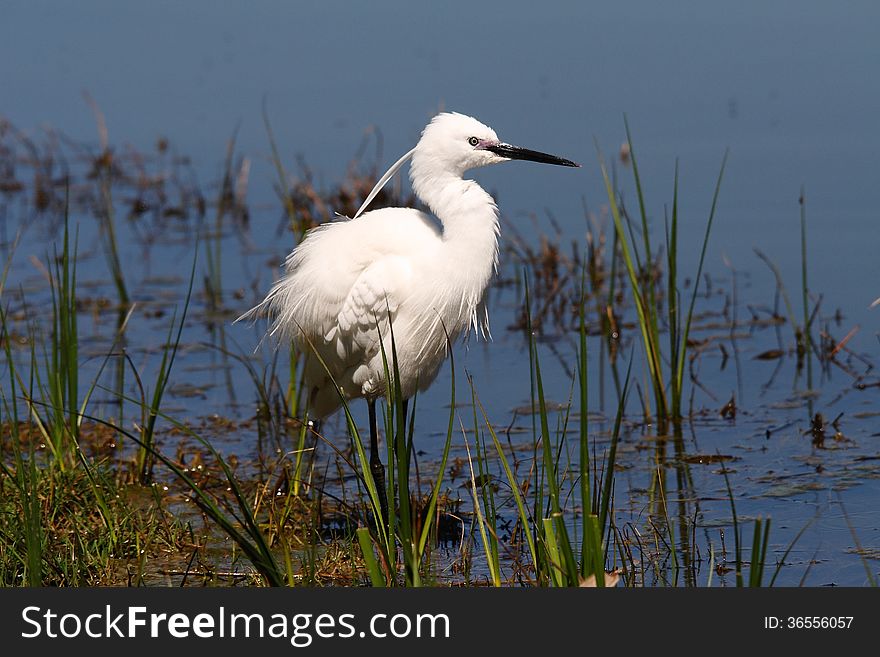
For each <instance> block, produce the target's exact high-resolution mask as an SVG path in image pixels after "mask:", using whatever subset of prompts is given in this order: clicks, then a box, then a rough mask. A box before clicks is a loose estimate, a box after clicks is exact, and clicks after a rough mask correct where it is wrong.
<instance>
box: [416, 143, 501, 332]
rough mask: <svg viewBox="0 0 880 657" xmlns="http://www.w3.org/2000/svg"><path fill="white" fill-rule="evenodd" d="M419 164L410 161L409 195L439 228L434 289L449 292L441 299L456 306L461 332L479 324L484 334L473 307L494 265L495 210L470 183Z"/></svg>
mask: <svg viewBox="0 0 880 657" xmlns="http://www.w3.org/2000/svg"><path fill="white" fill-rule="evenodd" d="M421 164H422V162H421V161H420V159H419V158H418V157H414V158H413V163H412V168H411V169H410V179H411V180H412V186H413V191H414V192H415V193H416V196H418V197H419V198H420V199H421V200H422V201H423V202H424V203H425V204H427V205H428V207H429V208H430V209H431V211H432V212H433V213H434V214H435V215H436V217H437V218H438V219H439V220H440V223H441V224H442V225H443V245H442V249H441V253H440V254H439V256H440V262H438V265H439V269H438V274H439V275H441V276H442V280H438V281H437V284H438V286H439V289H443V288H445V289H446V290H450V291H451V290H454V292H453V293H451V294H448V296H447V297H446V298H447V299H448V300H449V302H450V303H452V304H453V305H454V306H456V307H457V310H456V312H455V315H456V316H457V317H460V318H461V319H462V320H464V322H465V324H464V325H463V326H462V328H464V327H465V326H467V325H468V324H472V325H473V326H474V327H476V326H477V325H480V326H482V330H483V332H484V334H488V324H487V318H486V316H485V310H483V311H479V310H478V308H479V306H480V304H481V303H482V302H483V299H484V296H485V293H486V288H487V287H488V286H489V283H490V281H491V280H492V277H493V276H494V274H495V272H496V269H497V265H498V235H499V223H498V206H497V205H495V201H494V199H493V198H492V197H491V196H490V195H489V194H488V193H487V192H486V191H485V190H484V189H483V188H482V187H480V186H479V185H478V184H477V183H476V182H474V181H473V180H463V179H462V178H461V176H460V175H455V174H453V173H441V174H437V173H435V172H434V171H436V168H432V167H423V166H420V165H421ZM432 169H433V170H432ZM456 298H457V299H458V301H457V302H455V301H454V299H456Z"/></svg>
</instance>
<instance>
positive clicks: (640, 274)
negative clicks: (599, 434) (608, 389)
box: [597, 118, 727, 424]
mask: <svg viewBox="0 0 880 657" xmlns="http://www.w3.org/2000/svg"><path fill="white" fill-rule="evenodd" d="M624 124H625V126H626V136H627V144H628V146H629V158H630V161H631V163H632V171H633V179H634V183H635V188H636V195H637V198H638V205H639V217H640V220H641V222H640V224H641V226H640V227H641V250H640V249H639V247H638V241H637V239H636V237H635V235H634V233H633V230H632V226H631V225H630V224H629V222H628V217H626V215H625V213H624V212H623V211H622V209H621V204H620V203H619V202H618V195H617V192H615V190H614V187H613V185H612V182H611V178H610V176H609V174H608V170H607V168H606V165H605V162H604V159H603V158H602V155H601V152H600V153H599V164H600V167H601V170H602V176H603V179H604V181H605V189H606V193H607V195H608V202H609V206H610V210H611V216H612V218H613V220H614V231H615V237H616V241H617V244H618V245H619V248H620V251H621V253H622V256H623V262H624V266H625V270H626V274H627V278H628V280H629V286H630V292H631V293H632V297H633V300H634V301H635V305H636V312H637V315H638V327H639V332H640V333H641V336H642V343H643V345H644V348H645V356H646V359H647V364H648V373H649V378H650V384H651V387H652V389H653V393H654V413H655V414H656V416H657V419H658V421H659V422H660V423H661V424H663V423H665V422H666V421H668V420H670V419H672V420H675V419H679V418H681V417H682V413H681V402H682V391H683V385H684V372H685V361H686V355H687V348H688V337H689V334H690V328H691V320H692V319H693V313H694V304H695V302H696V297H697V293H698V290H699V285H700V279H701V277H702V271H703V263H704V260H705V256H706V247H707V245H708V242H709V235H710V233H711V230H712V222H713V220H714V218H715V211H716V208H717V204H718V196H719V193H720V191H721V180H722V178H723V176H724V167H725V164H726V162H727V154H726V153H725V155H724V158H723V159H722V162H721V168H720V171H719V173H718V180H717V182H716V185H715V191H714V194H713V196H712V206H711V209H710V211H709V218H708V220H707V222H706V231H705V234H704V237H703V243H702V248H701V250H700V261H699V265H698V267H697V272H696V276H695V277H694V281H695V282H694V289H693V292H692V293H691V300H690V304H689V306H688V308H687V311H686V312H681V301H680V297H681V292H680V290H679V288H678V281H677V276H678V272H677V265H678V219H679V217H678V164H677V163H676V167H675V176H674V182H673V201H672V213H671V222H670V223H669V224H668V226H667V230H666V256H667V292H666V297H667V303H666V317H665V318H663V317H661V306H660V304H659V299H660V290H659V289H658V287H659V283H658V280H657V279H656V277H655V276H653V275H652V274H651V273H650V271H646V269H645V267H648V268H649V269H650V263H651V262H652V261H653V258H654V257H655V256H654V251H653V250H652V247H651V238H650V230H649V226H648V212H647V208H646V205H645V199H644V195H643V193H642V183H641V178H640V176H639V168H638V161H637V159H636V155H635V148H634V145H633V140H632V135H631V133H630V129H629V123H628V122H627V121H626V119H625V118H624ZM597 150H598V146H597ZM663 319H665V322H666V326H667V328H668V331H669V349H668V353H667V354H665V355H664V353H663V348H662V346H661V327H662V320H663ZM664 356H665V357H664ZM664 361H665V362H668V363H669V364H670V368H671V372H670V375H669V378H668V380H667V379H666V377H665V376H664V374H663V364H664ZM667 390H668V392H667Z"/></svg>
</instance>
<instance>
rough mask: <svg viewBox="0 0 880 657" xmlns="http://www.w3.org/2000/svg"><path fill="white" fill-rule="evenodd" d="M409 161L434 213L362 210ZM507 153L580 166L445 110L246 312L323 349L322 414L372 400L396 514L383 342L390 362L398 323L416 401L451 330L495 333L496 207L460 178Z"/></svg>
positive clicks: (375, 461)
mask: <svg viewBox="0 0 880 657" xmlns="http://www.w3.org/2000/svg"><path fill="white" fill-rule="evenodd" d="M409 159H411V160H412V163H411V167H410V180H411V182H412V188H413V191H414V192H415V194H416V196H417V197H418V198H419V199H421V201H422V202H424V203H425V205H427V207H428V208H429V209H430V211H431V212H432V213H433V216H431V214H428V213H426V212H422V211H421V210H416V209H414V208H382V209H380V210H373V211H371V212H366V213H363V211H364V209H365V208H366V207H367V205H368V204H369V203H370V201H371V200H372V199H373V198H374V197H375V195H376V194H377V193H378V192H379V190H380V189H381V188H382V187H383V186H384V185H385V183H386V182H388V180H390V179H391V177H392V176H393V175H394V174H395V173H396V172H397V171H398V169H400V167H401V166H403V164H404V163H405V162H406V161H407V160H409ZM508 160H531V161H533V162H543V163H545V164H557V165H562V166H567V167H577V166H579V165H578V164H576V163H574V162H572V161H570V160H566V159H563V158H560V157H556V156H554V155H548V154H546V153H540V152H538V151H532V150H528V149H525V148H520V147H519V146H512V145H511V144H507V143H504V142H502V141H501V140H500V139H498V135H496V134H495V131H494V130H492V129H491V128H489V127H488V126H486V125H483V124H482V123H480V122H479V121H477V120H476V119H474V118H472V117H469V116H465V115H463V114H457V113H442V114H439V115H437V116H435V117H434V118H433V119H432V120H431V122H430V123H429V124H428V126H427V127H426V128H425V129H424V131H423V132H422V136H421V139H420V140H419V142H418V144H417V145H416V147H415V148H413V149H412V150H411V151H409V152H408V153H407V154H406V155H404V156H403V157H402V158H400V159H399V160H398V161H397V162H396V163H395V164H394V165H393V166H392V167H391V168H390V169H389V170H388V172H387V173H386V174H385V175H384V176H382V178H381V179H380V180H379V182H378V183H377V184H376V186H375V187H374V188H373V191H372V192H371V193H370V195H369V196H368V197H367V199H366V200H365V201H364V204H363V205H362V206H361V208H360V210H358V212H357V213H356V214H355V216H354V217H353V218H352V219H350V220H347V221H334V222H330V223H325V224H323V225H321V226H318V227H317V228H315V229H313V230H311V231H309V232H308V233H307V234H306V236H305V238H304V239H303V241H302V242H301V243H300V244H299V245H298V246H297V247H296V248H295V249H294V250H293V252H292V253H291V254H290V255H289V256H288V257H287V261H286V263H285V274H284V276H283V277H282V278H281V279H280V280H279V281H278V282H277V283H275V285H273V287H272V288H271V289H270V290H269V293H268V295H267V296H266V299H265V300H264V301H263V302H262V303H261V304H259V305H258V306H256V307H255V308H253V309H252V310H250V311H249V312H248V313H246V314H245V315H244V316H243V317H242V318H239V319H243V318H253V317H256V316H257V315H259V314H262V313H264V312H265V313H268V315H269V317H270V321H271V325H270V329H269V333H270V334H271V335H274V336H276V337H279V338H282V339H285V340H292V341H293V343H294V344H296V345H297V346H298V348H300V349H301V350H302V351H303V352H304V353H306V354H309V353H310V352H313V351H316V352H317V354H318V355H319V356H320V360H319V359H318V358H315V357H314V353H312V354H311V356H310V357H307V360H306V364H305V372H304V375H305V379H304V380H305V385H306V386H307V387H308V388H307V389H308V411H309V415H310V416H311V417H312V418H315V419H321V418H324V417H326V416H327V415H329V414H330V413H332V412H333V411H335V410H336V409H337V408H339V406H340V405H341V403H342V401H341V400H342V398H343V397H344V398H346V399H353V398H358V397H363V398H365V399H366V400H367V403H368V405H369V417H370V469H371V471H372V473H373V476H374V478H375V481H376V485H377V488H378V489H379V490H380V491H381V495H380V496H381V498H382V500H381V501H382V506H383V509H382V511H383V514H385V516H386V517H387V504H386V502H385V495H384V488H385V485H384V481H385V469H384V467H383V466H382V462H381V460H380V459H379V455H378V446H377V441H378V426H377V421H376V407H375V404H376V400H377V399H378V398H380V397H382V396H383V395H384V393H385V389H386V386H387V385H388V381H386V377H385V371H386V368H385V364H384V363H383V357H382V348H381V346H380V345H381V344H384V347H385V353H386V358H387V359H388V360H389V361H390V358H391V356H390V354H391V341H390V335H391V331H390V330H389V325H391V328H393V332H394V347H395V349H396V352H397V364H398V368H399V378H400V388H401V391H402V395H403V398H404V400H407V399H409V398H410V397H412V396H413V395H414V394H415V393H416V391H417V390H424V389H426V388H427V387H428V386H429V385H430V384H431V383H432V382H433V381H434V379H435V378H436V376H437V373H438V371H439V370H440V366H441V365H442V363H443V361H444V360H445V358H446V356H447V336H448V339H449V340H450V341H454V340H456V339H457V338H458V337H459V336H461V335H462V334H463V333H466V332H467V331H468V330H469V329H471V328H472V329H473V330H475V331H479V332H480V333H482V334H483V335H484V336H486V337H488V334H489V317H488V312H487V308H486V305H485V301H484V299H485V294H486V289H487V287H488V286H489V283H490V281H491V279H492V277H493V275H494V274H495V271H496V266H497V262H498V234H499V223H498V207H497V206H496V205H495V201H494V200H493V199H492V197H491V196H490V195H489V194H488V193H487V192H486V191H484V190H483V189H482V188H481V187H480V186H479V185H478V184H477V183H476V182H474V181H473V180H465V179H463V178H462V176H463V174H464V172H465V171H467V170H469V169H473V168H475V167H482V166H486V165H489V164H496V163H499V162H506V161H508ZM362 213H363V214H362ZM382 341H384V343H383V342H382ZM321 361H323V364H322V363H321ZM389 367H390V363H389ZM405 408H406V407H405V406H404V415H405V414H406V411H405Z"/></svg>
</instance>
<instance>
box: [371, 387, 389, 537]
mask: <svg viewBox="0 0 880 657" xmlns="http://www.w3.org/2000/svg"><path fill="white" fill-rule="evenodd" d="M367 404H368V405H369V407H370V472H372V474H373V481H374V482H375V483H376V488H377V489H378V492H379V505H380V506H381V507H382V521H383V522H385V523H386V524H387V523H388V496H387V495H386V493H385V466H383V465H382V459H380V458H379V423H378V421H377V420H376V402H375V401H374V400H372V399H368V400H367Z"/></svg>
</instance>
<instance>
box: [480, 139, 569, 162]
mask: <svg viewBox="0 0 880 657" xmlns="http://www.w3.org/2000/svg"><path fill="white" fill-rule="evenodd" d="M485 149H486V150H487V151H491V152H492V153H495V155H500V156H501V157H506V158H507V159H509V160H528V161H529V162H541V163H542V164H558V165H559V166H562V167H579V166H580V164H578V163H577V162H572V161H571V160H566V159H565V158H563V157H556V156H555V155H550V154H548V153H541V152H540V151H530V150H529V149H528V148H520V147H519V146H513V145H512V144H505V143H504V142H502V143H500V144H496V145H495V146H486V147H485Z"/></svg>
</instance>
